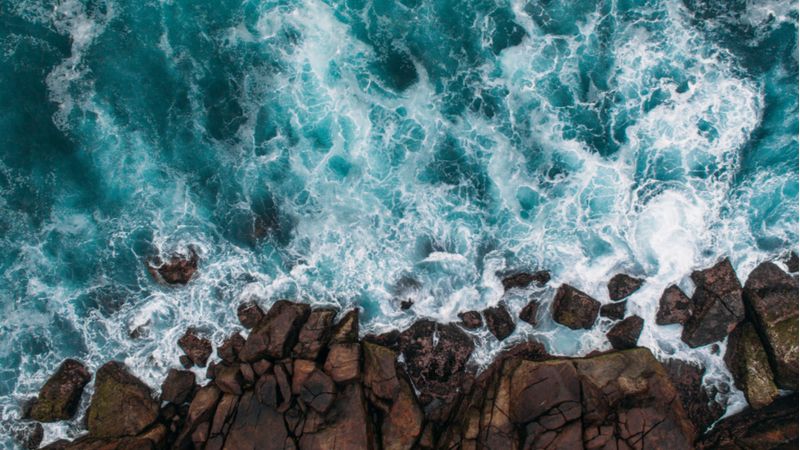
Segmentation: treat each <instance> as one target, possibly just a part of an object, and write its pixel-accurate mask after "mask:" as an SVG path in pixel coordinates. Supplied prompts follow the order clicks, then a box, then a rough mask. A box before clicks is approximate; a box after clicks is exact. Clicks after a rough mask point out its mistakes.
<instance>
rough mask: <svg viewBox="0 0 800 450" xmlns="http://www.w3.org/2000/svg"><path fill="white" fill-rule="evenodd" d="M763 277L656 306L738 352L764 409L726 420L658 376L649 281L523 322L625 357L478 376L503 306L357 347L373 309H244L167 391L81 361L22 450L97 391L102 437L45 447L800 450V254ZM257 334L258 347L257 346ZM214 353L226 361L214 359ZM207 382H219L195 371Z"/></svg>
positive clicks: (30, 417) (713, 283)
mask: <svg viewBox="0 0 800 450" xmlns="http://www.w3.org/2000/svg"><path fill="white" fill-rule="evenodd" d="M148 264H149V266H148V270H149V272H150V273H151V274H152V276H153V277H154V278H155V279H156V280H158V281H159V282H163V283H169V284H177V285H180V284H186V283H187V282H190V280H191V278H192V275H193V273H194V271H196V270H197V268H198V258H197V255H196V254H195V253H194V252H192V253H191V255H190V256H189V257H188V258H181V257H179V256H174V257H171V258H169V259H166V261H162V260H157V261H154V262H153V261H151V262H149V263H148ZM785 266H786V267H787V268H788V270H789V272H790V273H787V272H786V271H784V270H783V269H781V268H780V267H779V266H778V265H776V264H773V263H771V262H764V263H762V264H761V265H759V266H758V267H757V268H756V269H755V270H753V271H752V272H751V273H750V274H749V275H748V277H747V279H746V281H745V283H744V285H743V286H742V285H741V284H740V282H739V279H738V277H737V274H736V273H735V272H734V270H733V267H732V266H731V264H730V262H729V261H728V260H727V259H726V260H722V261H720V262H719V263H718V264H716V265H714V266H713V267H710V268H707V269H705V270H700V271H696V272H694V273H693V274H692V275H691V279H692V281H693V282H694V284H695V286H696V289H695V292H694V294H693V295H692V296H691V297H688V296H687V295H686V294H685V293H683V292H682V291H681V290H680V288H678V287H677V286H670V287H669V288H667V289H666V290H665V291H664V293H663V295H662V297H661V298H660V299H659V310H658V314H657V317H656V323H657V324H659V325H666V324H681V325H682V326H683V333H682V340H683V341H684V342H686V343H687V344H688V345H689V346H692V347H699V346H704V345H713V344H714V343H719V342H720V341H723V340H724V339H726V338H727V342H728V345H727V351H726V354H725V361H726V364H727V365H728V367H729V369H730V370H731V373H732V375H733V378H734V381H735V384H736V387H737V388H739V389H741V390H742V391H743V392H744V394H745V397H746V399H747V401H748V403H749V406H748V407H747V408H746V409H745V410H744V411H742V412H740V413H738V414H734V415H731V416H728V417H726V418H724V419H722V420H719V419H720V417H722V415H723V414H724V407H723V406H721V405H719V404H718V403H717V402H716V401H715V400H714V392H709V391H707V390H706V388H704V386H703V384H702V377H703V374H704V369H703V368H702V367H696V366H694V365H692V364H689V363H686V362H684V361H680V360H667V361H658V360H656V358H655V357H654V356H653V355H652V354H651V352H650V351H649V350H648V349H646V348H642V347H638V345H637V341H638V337H639V333H641V330H642V327H643V324H644V321H643V320H642V318H640V317H638V316H635V315H626V307H625V302H626V298H627V297H628V296H629V295H630V294H631V293H633V292H635V291H636V290H637V289H639V288H640V287H641V285H642V283H643V280H640V279H636V278H633V277H631V276H628V275H625V274H620V275H617V276H615V277H613V278H612V279H611V280H610V281H609V286H608V289H609V297H610V298H611V299H612V300H613V301H614V302H613V303H611V304H609V305H603V306H601V305H600V302H598V301H597V300H595V299H593V298H592V297H591V296H589V295H588V294H586V293H584V292H582V291H580V290H579V289H577V288H575V287H572V286H569V285H562V286H560V287H558V289H557V292H556V294H555V298H554V301H553V302H552V306H551V308H550V310H549V311H542V309H543V308H541V307H539V305H538V303H537V302H535V301H532V302H531V303H530V304H528V305H527V306H526V307H525V308H523V309H522V311H521V312H520V315H519V320H524V321H526V322H529V323H531V324H535V323H536V321H537V317H540V316H541V315H542V314H551V315H552V317H553V318H554V320H555V321H556V322H558V323H559V324H561V325H563V326H566V327H570V328H573V329H588V328H591V327H592V326H594V324H595V322H596V320H597V318H598V316H603V317H608V318H611V319H613V320H616V321H617V322H616V323H615V325H614V326H613V327H612V328H611V330H610V331H609V332H608V334H607V337H608V339H609V342H610V343H611V345H612V347H613V350H610V351H607V352H594V353H592V354H589V355H587V356H585V357H581V358H565V357H558V356H553V355H550V354H548V352H547V351H546V349H545V347H544V346H543V345H542V344H540V343H538V342H535V341H528V342H523V343H520V344H517V345H514V346H512V347H510V348H508V349H506V350H505V351H504V352H502V353H501V354H499V355H498V356H497V357H496V358H495V360H494V362H493V363H492V364H491V365H490V366H489V367H488V368H486V369H485V370H483V371H481V372H480V373H477V372H476V370H475V369H474V368H473V367H472V366H471V365H470V363H469V362H470V356H471V354H472V352H473V350H474V345H475V344H474V342H473V338H472V337H471V336H470V334H468V333H467V332H466V331H465V330H470V329H475V328H479V327H483V326H486V327H487V328H488V329H489V331H490V332H491V333H492V334H493V335H494V336H495V337H496V338H497V339H499V340H503V339H505V338H506V337H507V336H508V335H509V334H510V333H511V332H512V331H513V329H514V327H515V318H513V317H512V316H511V314H510V313H509V311H508V309H507V308H506V307H505V305H504V304H503V303H502V302H501V303H499V304H498V305H497V306H495V307H491V308H487V309H486V310H484V311H481V312H478V311H464V312H462V313H461V314H460V315H459V318H460V319H461V322H459V323H448V324H442V323H436V322H433V321H430V320H419V321H417V322H415V323H414V324H413V325H412V326H410V327H409V328H408V329H405V330H396V331H392V332H389V333H385V334H381V335H362V334H361V333H359V318H358V311H357V310H351V311H337V310H334V309H330V308H312V307H310V306H309V305H307V304H303V303H295V302H291V301H286V300H281V301H278V302H275V303H274V304H272V305H271V306H270V308H269V309H268V310H266V311H264V310H262V309H261V307H260V306H259V305H258V304H255V303H243V304H241V305H238V310H237V312H238V316H239V320H240V322H241V325H242V327H243V328H244V329H245V330H248V331H247V332H246V333H240V332H239V331H235V332H234V333H233V334H232V335H231V336H230V337H228V338H227V339H226V340H225V341H224V342H219V343H212V342H211V341H210V340H209V339H207V338H206V337H204V336H203V335H202V333H200V332H198V331H196V330H193V329H188V330H187V332H186V334H185V335H184V336H183V337H182V338H181V339H180V340H179V342H177V343H176V344H177V345H179V346H180V348H181V350H182V351H183V353H184V355H183V356H182V357H181V360H180V363H181V365H182V366H183V368H180V369H179V368H174V369H171V370H170V371H169V373H168V374H167V376H166V378H165V379H164V381H163V384H162V385H161V387H160V393H158V394H157V395H156V393H155V392H153V391H152V390H151V388H150V387H148V386H147V385H145V384H144V383H143V382H142V381H141V380H139V379H137V378H136V377H135V376H134V375H132V374H131V373H130V372H129V371H128V368H127V367H125V365H124V364H123V363H121V362H117V361H111V362H108V363H107V364H105V365H103V366H102V367H100V368H99V369H98V370H97V372H96V373H94V374H91V373H89V370H88V369H87V368H86V367H85V366H84V365H83V364H82V363H81V362H79V361H75V360H71V359H70V360H66V361H64V362H63V363H62V364H61V366H60V367H59V368H58V370H57V371H56V372H55V373H54V374H53V375H52V376H51V377H50V379H49V380H48V381H47V382H46V383H45V385H44V386H43V387H42V388H41V390H40V392H39V395H38V397H37V398H36V399H34V400H33V401H32V402H31V403H30V404H29V405H28V406H27V407H26V408H25V414H24V416H25V417H24V419H22V420H21V421H20V423H19V424H18V425H20V426H19V427H18V428H17V431H16V433H17V438H18V441H19V443H20V445H21V446H22V447H25V448H38V447H39V445H40V443H41V440H42V427H41V424H40V423H41V422H55V421H59V420H66V419H70V418H72V417H74V416H75V415H76V414H78V412H79V411H78V409H79V403H80V400H81V396H82V395H83V393H84V392H83V391H84V387H85V386H86V385H87V384H88V383H89V382H90V381H91V380H92V379H93V380H94V391H93V394H92V396H91V401H90V403H89V407H88V409H87V411H86V413H85V418H84V423H85V425H86V429H87V433H86V434H85V435H83V436H82V437H80V438H78V439H76V440H74V441H72V442H68V441H57V442H53V443H50V444H49V445H47V446H46V447H44V448H47V449H97V450H100V449H103V450H106V449H107V450H112V449H119V450H123V449H167V448H175V449H190V448H198V449H209V450H211V449H348V450H350V449H370V450H373V449H374V450H377V449H392V450H394V449H397V450H400V449H456V448H458V449H691V448H697V449H712V448H713V449H717V448H726V449H751V448H758V449H773V448H775V449H778V448H781V449H783V448H797V446H798V397H797V389H798V359H797V358H798V347H797V342H798V277H797V255H796V254H795V253H792V257H791V258H790V259H789V260H787V261H786V262H785ZM548 282H550V276H549V274H547V273H546V272H543V271H539V272H535V273H517V274H512V275H509V276H508V277H506V278H505V279H504V280H503V285H504V287H505V288H506V289H507V290H508V289H514V288H519V287H525V286H527V285H529V284H531V283H537V284H545V283H548ZM243 334H244V335H243ZM215 344H216V351H214V347H215ZM192 366H199V367H206V377H205V378H206V379H198V377H196V375H195V373H194V372H193V371H191V370H187V369H189V368H191V367H192Z"/></svg>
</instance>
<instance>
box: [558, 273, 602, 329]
mask: <svg viewBox="0 0 800 450" xmlns="http://www.w3.org/2000/svg"><path fill="white" fill-rule="evenodd" d="M552 308H553V310H552V312H553V320H555V321H556V322H558V323H560V324H561V325H564V326H567V327H569V328H572V329H573V330H577V329H581V328H584V329H587V330H588V329H589V328H592V326H593V325H594V321H595V320H596V319H597V314H598V312H599V311H600V302H598V301H597V300H595V299H593V298H592V297H590V296H589V295H588V294H586V293H585V292H583V291H580V290H578V289H576V288H574V287H572V286H570V285H568V284H562V285H561V287H559V288H558V291H557V292H556V295H555V297H554V298H553V306H552Z"/></svg>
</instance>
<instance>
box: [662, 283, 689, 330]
mask: <svg viewBox="0 0 800 450" xmlns="http://www.w3.org/2000/svg"><path fill="white" fill-rule="evenodd" d="M691 316H692V301H691V300H690V299H689V297H687V296H686V294H684V293H683V291H682V290H681V288H679V287H678V286H675V285H674V284H673V285H672V286H670V287H668V288H666V289H665V290H664V293H663V294H661V299H660V300H659V301H658V312H657V313H656V324H658V325H670V324H673V323H679V324H681V325H683V324H685V323H686V321H687V320H689V317H691Z"/></svg>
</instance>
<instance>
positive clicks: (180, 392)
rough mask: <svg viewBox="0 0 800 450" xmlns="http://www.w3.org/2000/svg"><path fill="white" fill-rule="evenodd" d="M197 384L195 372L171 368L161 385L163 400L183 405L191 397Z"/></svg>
mask: <svg viewBox="0 0 800 450" xmlns="http://www.w3.org/2000/svg"><path fill="white" fill-rule="evenodd" d="M195 386H196V384H195V377H194V373H193V372H190V371H188V370H176V369H170V371H169V373H167V378H166V379H165V380H164V383H163V384H162V385H161V401H165V402H170V403H174V404H176V405H181V404H183V403H185V402H186V401H187V400H189V399H190V398H191V395H192V393H193V391H194V388H195Z"/></svg>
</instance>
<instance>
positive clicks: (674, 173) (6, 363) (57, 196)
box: [0, 0, 798, 446]
mask: <svg viewBox="0 0 800 450" xmlns="http://www.w3.org/2000/svg"><path fill="white" fill-rule="evenodd" d="M797 43H798V13H797V8H796V5H795V3H794V2H791V1H788V0H785V1H773V2H764V1H755V0H754V1H741V0H735V1H722V0H718V1H699V0H684V1H683V2H677V1H671V0H650V1H633V0H616V1H600V2H589V1H586V2H583V1H578V2H558V1H549V0H513V1H506V0H468V1H464V0H396V1H394V0H283V1H267V0H252V1H251V0H218V1H213V2H204V1H197V0H170V1H167V0H149V1H142V0H0V277H2V278H1V281H0V308H2V311H0V314H1V317H2V319H0V408H2V417H3V419H13V418H15V417H17V415H18V413H19V403H20V401H21V400H22V399H24V398H27V397H29V396H31V395H33V394H35V392H36V391H37V390H38V388H39V386H40V385H41V383H42V382H43V380H44V379H46V377H47V376H48V375H49V373H51V371H52V370H53V369H54V368H55V367H56V366H57V365H58V364H59V363H60V361H61V360H62V359H63V358H65V357H75V358H79V359H81V360H83V361H86V362H87V363H88V364H89V365H90V366H91V367H92V368H96V367H98V366H99V365H100V364H101V363H103V362H105V361H107V360H109V359H111V358H119V359H124V360H125V361H126V362H128V364H129V365H130V366H132V367H133V368H134V370H135V372H136V373H137V374H138V375H140V376H142V377H143V378H144V379H146V380H147V381H148V382H150V383H151V384H152V385H153V386H157V384H158V380H159V379H160V378H161V377H162V376H163V374H164V373H165V372H166V370H167V369H168V368H169V367H170V366H174V365H176V364H177V349H176V346H175V344H174V343H175V341H176V340H177V338H178V337H179V336H180V334H181V333H182V332H183V331H184V330H185V328H186V327H187V326H190V325H192V326H197V327H200V328H201V329H203V330H205V331H207V332H208V333H210V334H211V335H213V336H214V338H215V339H216V340H217V341H219V340H221V338H222V337H223V335H224V334H226V333H229V332H230V331H231V330H233V329H234V326H235V323H236V319H235V307H236V304H237V303H238V302H240V301H242V300H244V299H249V298H256V299H258V300H259V301H261V302H262V303H263V304H264V305H265V307H266V306H268V305H269V304H270V302H272V301H274V300H275V299H278V298H291V299H302V300H306V301H309V302H311V303H313V304H339V305H342V306H343V307H348V306H351V305H358V306H360V307H361V308H362V311H363V313H362V318H363V321H364V324H365V327H364V328H365V330H367V331H370V330H383V329H386V328H389V327H402V326H405V325H407V324H409V323H410V322H411V321H412V320H413V319H414V318H415V317H419V316H426V317H433V318H436V319H438V320H455V316H456V314H457V313H458V312H460V311H463V310H466V309H473V308H483V307H485V306H487V305H490V304H494V303H496V302H497V301H498V300H499V299H500V298H501V295H502V287H501V286H500V284H499V278H498V276H497V273H498V272H500V273H502V272H504V271H510V270H517V269H537V268H546V269H549V270H551V271H552V272H553V276H554V281H553V283H552V284H553V285H557V284H558V283H560V282H570V283H573V284H575V285H576V286H579V287H581V288H582V289H584V290H586V291H587V292H590V293H592V294H593V295H595V296H596V297H597V298H598V299H600V300H601V301H603V302H606V301H608V295H607V292H606V291H605V285H604V283H605V282H606V281H607V280H608V278H609V277H610V276H611V275H612V274H614V273H616V272H618V271H626V272H629V273H632V274H635V275H638V276H643V277H646V278H647V281H648V282H647V284H646V286H645V288H643V289H642V290H641V291H640V292H638V293H637V294H635V295H634V297H633V298H632V301H630V302H629V305H630V306H629V311H631V312H632V313H638V314H640V315H642V317H644V318H645V319H646V321H647V324H646V327H645V331H644V333H643V335H642V340H641V341H640V342H641V343H643V344H644V345H647V346H649V347H650V348H651V349H653V351H654V352H655V353H656V354H657V355H658V356H660V357H665V356H669V355H677V356H680V357H683V358H687V359H695V360H701V361H703V362H704V363H705V364H706V365H707V366H708V367H709V371H710V375H709V377H707V382H709V383H710V384H713V383H717V382H721V383H724V382H725V381H726V380H727V378H726V377H728V374H727V373H726V371H725V369H724V368H723V363H722V361H721V357H720V356H718V355H714V354H712V353H711V351H710V350H709V349H708V348H701V349H697V350H690V349H688V348H686V346H684V345H683V344H682V343H681V342H680V341H679V339H678V336H679V335H680V329H679V328H677V327H676V326H673V327H659V326H656V325H655V323H654V321H653V318H654V315H655V304H656V303H657V301H658V297H659V296H660V293H661V291H662V290H663V289H664V287H665V286H667V285H668V284H671V283H675V282H677V283H680V284H681V286H683V287H684V288H686V290H687V291H689V292H691V289H692V287H691V282H689V281H688V278H687V276H688V274H689V273H690V271H691V270H692V269H694V268H699V267H703V266H706V265H709V264H711V263H713V262H714V261H715V260H716V259H717V258H719V257H721V256H723V255H727V256H730V257H731V259H732V260H733V262H734V265H735V267H736V268H737V270H738V271H739V275H740V278H742V279H743V278H744V277H746V274H747V272H748V271H749V270H750V269H751V268H753V267H754V266H755V265H756V264H757V263H758V262H760V261H762V260H765V259H770V258H778V257H781V256H782V255H784V254H785V252H786V251H788V249H790V248H796V247H797V245H798V46H797V45H798V44H797ZM189 245H194V246H195V247H196V248H197V249H198V251H199V253H200V255H201V263H200V270H199V272H198V275H197V277H196V279H194V280H193V281H192V282H191V283H190V284H189V285H188V286H187V287H185V288H170V287H163V286H160V285H157V284H156V283H154V281H153V280H152V279H151V278H150V277H149V275H148V274H147V272H146V270H145V268H144V261H145V260H146V259H147V258H148V257H151V256H153V255H156V254H158V253H159V252H161V253H164V254H169V253H170V252H182V251H186V249H187V248H188V246H189ZM409 280H413V281H409ZM404 286H405V288H403V287H404ZM408 286H412V287H413V289H412V291H413V292H410V293H409V292H405V293H402V294H403V295H411V296H413V297H414V299H415V301H416V303H415V305H414V307H413V308H412V310H411V311H407V312H406V311H401V310H400V308H399V305H398V303H399V302H398V296H399V295H400V294H401V293H399V291H401V290H403V289H406V290H408ZM551 292H552V291H551V288H545V289H540V290H533V291H530V292H523V293H515V294H514V295H511V296H507V297H506V299H505V300H506V302H507V303H508V304H509V305H510V307H511V309H512V312H513V313H516V312H517V311H518V310H519V309H520V308H521V307H522V306H523V305H524V304H525V303H526V302H527V296H528V295H529V294H533V295H537V296H540V297H541V298H542V299H543V300H544V301H545V303H547V302H548V301H549V298H550V297H551V296H552V294H551ZM542 320H543V323H542V325H541V326H539V327H538V328H536V329H534V328H533V327H530V326H528V325H527V324H525V323H523V322H520V324H519V325H518V328H517V333H516V334H515V335H514V336H513V337H512V338H511V339H510V341H513V340H514V339H519V338H523V337H524V336H526V335H534V336H538V338H539V339H541V340H543V341H545V342H547V343H548V345H549V346H550V348H551V350H553V351H554V352H556V353H562V354H570V355H573V354H581V353H585V352H587V351H589V350H592V349H594V348H604V346H606V347H607V346H608V344H607V343H606V342H605V338H604V337H603V334H604V331H605V330H607V329H608V326H609V323H606V322H602V323H600V324H599V325H598V326H597V327H596V329H595V330H593V331H592V332H586V333H583V332H572V331H568V330H566V329H564V328H563V327H557V326H556V325H554V324H553V323H552V321H550V319H549V318H548V315H547V314H545V316H544V317H543V318H542ZM137 328H139V331H141V333H139V334H140V336H139V337H138V338H132V337H131V332H132V331H134V330H136V329H137ZM476 336H477V337H478V338H479V339H480V340H481V342H482V345H481V350H480V351H479V352H478V354H477V355H476V356H475V359H476V361H477V362H485V361H486V360H487V359H488V358H489V356H490V355H491V353H492V352H493V351H494V350H496V349H497V348H498V346H499V344H498V343H496V341H494V338H488V337H487V336H488V335H487V333H486V332H485V331H484V332H480V333H478V334H477V335H476ZM733 394H734V395H732V396H731V397H730V398H722V399H721V400H722V401H729V402H731V404H732V405H735V404H736V402H737V398H739V399H740V397H737V395H739V394H737V392H736V391H735V390H734V393H733ZM78 428H79V425H78V420H77V419H76V421H75V423H68V424H57V425H52V426H48V428H47V439H48V440H51V439H53V438H55V437H57V436H62V435H64V434H70V433H74V432H75V431H76V430H77V429H78ZM3 442H5V445H7V446H11V445H12V444H11V443H10V441H3ZM0 444H2V442H0Z"/></svg>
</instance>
